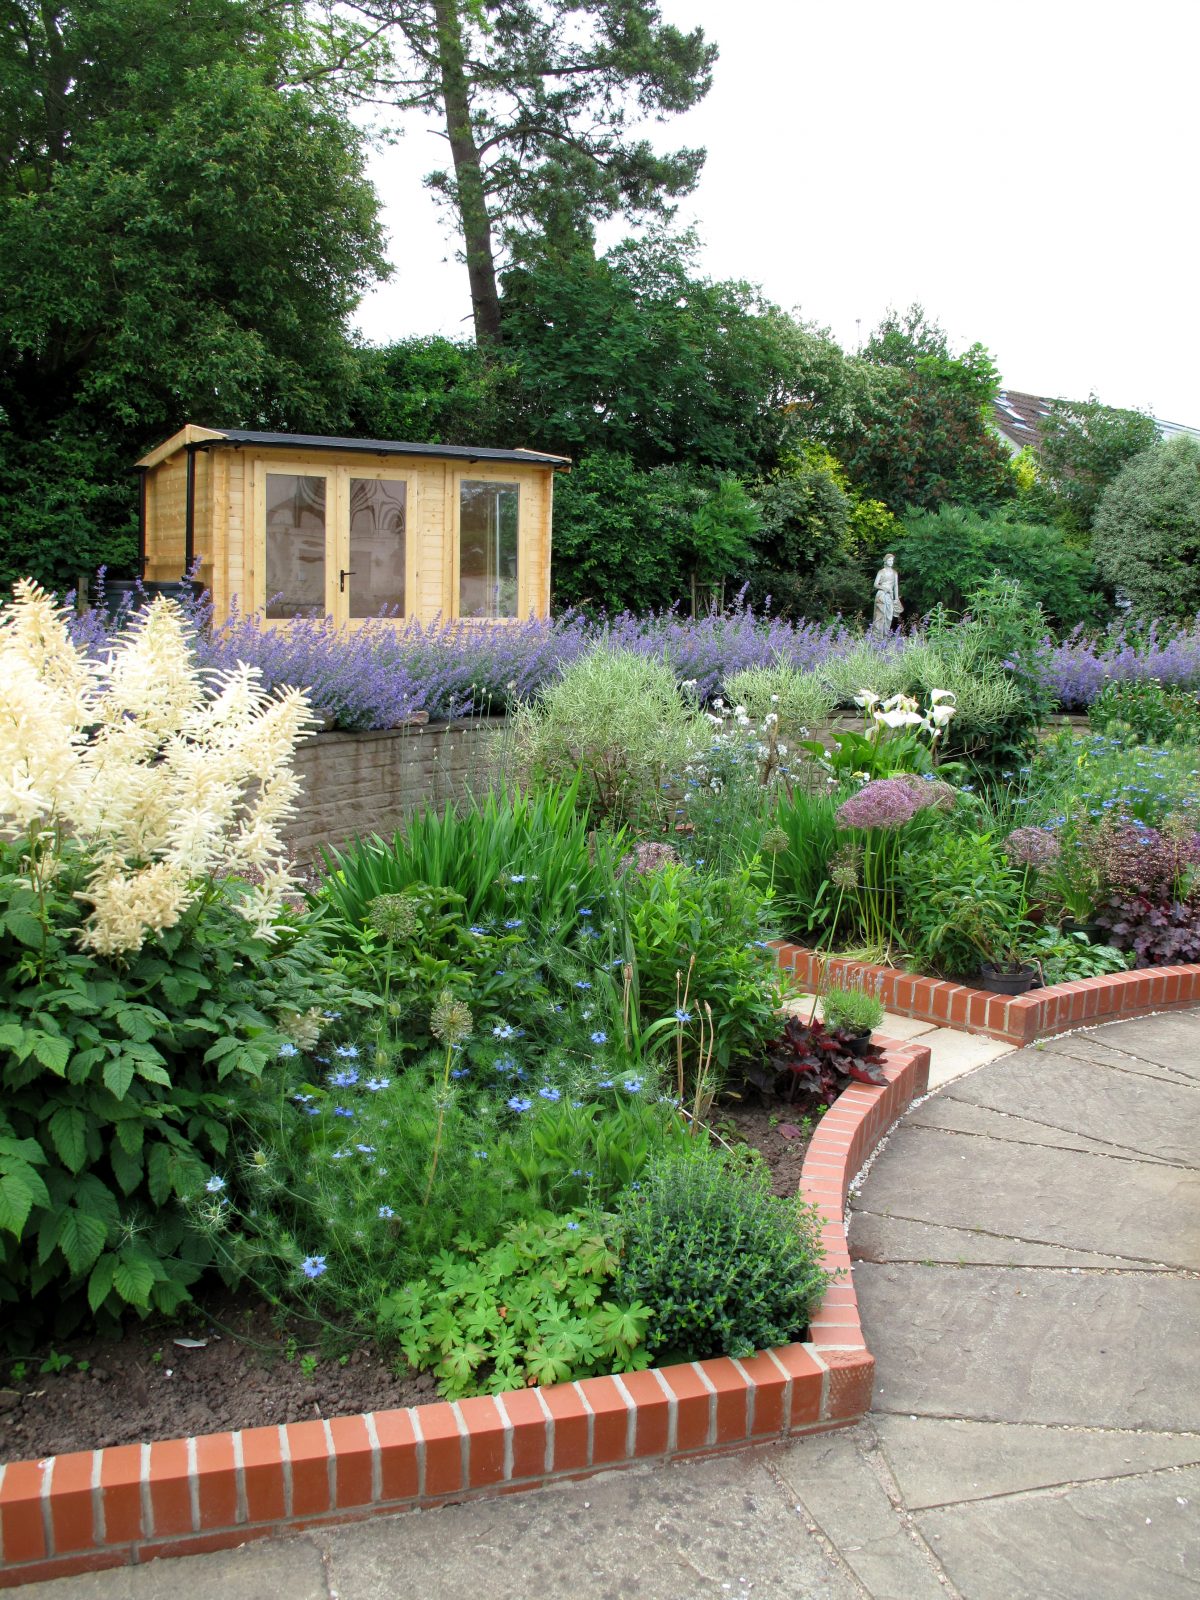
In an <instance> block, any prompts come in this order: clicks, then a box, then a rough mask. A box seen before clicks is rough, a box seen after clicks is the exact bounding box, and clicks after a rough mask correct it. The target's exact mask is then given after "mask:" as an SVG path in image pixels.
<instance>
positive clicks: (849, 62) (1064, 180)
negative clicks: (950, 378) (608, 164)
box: [359, 0, 1200, 427]
mask: <svg viewBox="0 0 1200 1600" xmlns="http://www.w3.org/2000/svg"><path fill="white" fill-rule="evenodd" d="M661 4H662V10H663V13H664V16H665V17H666V18H667V19H668V20H670V21H673V22H675V23H676V24H677V25H678V26H680V27H685V28H691V27H695V26H700V27H703V28H704V30H705V33H706V35H707V36H708V37H709V38H710V39H713V40H715V41H716V43H717V44H718V45H719V47H720V60H719V61H718V63H717V66H716V71H715V75H714V83H713V88H712V90H711V91H710V93H709V95H708V97H707V99H706V100H704V101H703V102H702V103H701V105H700V106H698V107H697V108H696V109H695V110H694V111H692V112H690V113H688V114H687V115H686V116H683V117H675V118H672V119H670V120H669V121H668V122H667V123H665V124H663V125H661V127H660V128H659V129H657V130H656V131H654V132H653V133H652V137H654V139H655V141H656V142H658V143H660V144H661V145H662V146H663V147H664V148H672V147H674V146H677V145H682V144H693V145H694V144H701V145H704V146H706V147H707V149H708V160H707V162H706V164H705V168H704V173H703V176H702V177H701V180H700V184H699V186H698V188H697V189H696V191H695V193H694V194H693V195H691V196H689V197H688V198H687V199H686V200H685V201H684V202H683V204H682V206H681V208H680V213H679V218H678V220H679V221H680V222H681V223H684V224H686V223H694V224H695V225H696V227H697V229H698V231H699V233H700V236H701V238H702V240H703V241H704V251H703V255H702V257H701V263H702V267H703V270H704V271H705V272H707V273H708V274H709V275H711V276H712V277H716V278H747V279H750V280H751V281H752V282H756V283H761V284H762V286H763V288H764V289H765V291H766V293H767V294H768V296H769V297H770V298H771V299H773V300H775V301H776V302H777V303H779V304H780V305H783V306H785V307H786V308H788V309H789V310H798V311H799V313H800V314H801V315H802V316H803V317H805V318H806V319H807V320H810V321H813V322H816V323H818V324H820V325H823V326H827V327H829V328H830V329H831V331H832V332H833V334H834V336H835V337H836V338H837V339H838V340H839V342H840V343H841V344H842V346H843V347H844V348H846V349H848V350H853V349H854V348H855V345H856V342H857V338H858V332H857V329H858V323H859V322H860V321H861V332H862V337H863V338H864V339H865V338H866V336H867V334H868V333H869V332H870V330H871V329H872V328H873V327H874V326H875V325H876V323H877V322H878V321H879V319H880V317H881V316H882V315H883V313H884V311H885V310H886V308H887V307H888V306H889V305H895V306H897V307H899V308H903V307H905V306H907V305H908V304H909V303H910V302H911V301H913V300H919V301H921V302H922V304H923V305H924V306H925V308H926V311H927V312H928V313H929V314H930V315H931V316H933V317H934V318H936V320H937V321H939V322H940V323H941V324H942V326H943V327H944V328H945V329H946V330H947V332H948V333H949V334H950V337H951V340H952V343H953V344H954V345H955V346H956V347H957V346H962V345H965V344H969V343H971V342H973V341H975V340H977V339H978V340H979V341H981V342H982V343H983V344H984V345H985V346H986V347H987V348H988V349H989V350H990V351H991V352H992V355H993V356H994V358H995V359H996V361H997V363H998V365H999V367H1000V371H1001V373H1002V375H1003V381H1004V382H1005V384H1007V385H1008V386H1009V387H1011V388H1013V389H1023V390H1028V391H1030V392H1032V393H1035V394H1047V395H1063V396H1065V397H1067V398H1072V399H1075V398H1079V399H1082V398H1084V397H1086V395H1087V394H1088V393H1089V392H1090V391H1092V390H1094V391H1095V392H1096V393H1097V394H1098V395H1099V397H1100V398H1101V400H1104V401H1106V402H1107V403H1108V404H1110V405H1125V406H1142V407H1144V408H1146V409H1148V410H1151V411H1153V412H1154V413H1155V414H1156V415H1158V416H1160V417H1165V418H1167V419H1169V420H1171V421H1174V422H1181V423H1185V424H1188V425H1191V426H1196V427H1200V376H1198V375H1200V314H1198V304H1197V301H1198V293H1200V280H1198V275H1197V271H1196V265H1197V256H1198V253H1200V212H1198V209H1197V205H1196V185H1197V170H1196V169H1197V135H1198V134H1200V95H1198V93H1197V62H1198V61H1200V0H1150V3H1148V4H1144V5H1142V6H1140V7H1130V6H1129V4H1128V3H1127V0H1126V3H1122V4H1116V3H1114V0H1008V3H1007V4H1001V5H986V4H982V3H981V0H825V3H820V4H819V3H817V0H802V3H800V0H738V3H736V4H733V3H731V0H661ZM430 126H431V125H430V124H426V123H424V122H422V121H421V119H415V120H414V121H412V122H411V123H410V124H409V125H408V131H407V133H406V135H405V137H404V138H402V139H401V140H400V141H399V142H398V143H396V144H394V145H391V146H389V147H387V148H386V149H384V150H382V151H380V152H378V153H377V154H376V155H375V157H374V159H373V162H372V169H371V170H372V177H373V178H374V181H375V183H376V184H377V186H378V188H379V191H380V194H381V197H382V198H383V200H384V203H385V212H384V217H385V223H386V226H387V228H388V230H389V233H390V237H391V243H390V250H389V253H390V258H391V260H392V261H393V263H394V265H395V268H396V271H395V275H394V277H393V278H392V279H391V280H390V281H389V282H388V283H387V284H386V285H384V286H383V287H381V288H380V289H378V290H376V291H375V292H373V293H372V294H371V295H370V296H368V298H367V299H366V300H365V301H364V303H363V305H362V307H361V308H360V314H359V325H360V327H361V329H362V331H363V333H364V334H365V335H366V336H367V337H368V338H369V339H372V340H375V341H386V340H389V339H395V338H401V337H403V336H405V335H407V334H419V333H447V334H452V335H456V336H462V335H464V334H466V333H468V332H469V331H470V318H469V300H468V294H467V282H466V270H465V268H464V267H462V266H461V265H460V264H459V263H458V262H456V261H455V259H454V250H455V248H456V245H455V242H454V241H453V240H452V239H451V238H450V237H449V236H448V234H447V232H446V230H445V227H444V225H443V224H442V222H441V221H440V219H439V216H438V214H437V212H436V210H435V207H434V204H433V201H432V199H431V197H430V196H429V195H428V193H427V192H426V191H425V190H423V189H422V187H421V181H420V180H421V177H422V176H423V174H424V173H425V172H427V171H428V170H429V169H430V168H432V167H435V166H439V165H441V164H443V162H444V160H445V157H444V156H443V154H442V152H443V151H444V149H445V146H444V143H443V141H441V140H440V139H438V138H436V137H435V136H434V134H433V133H432V132H431V131H429V129H430Z"/></svg>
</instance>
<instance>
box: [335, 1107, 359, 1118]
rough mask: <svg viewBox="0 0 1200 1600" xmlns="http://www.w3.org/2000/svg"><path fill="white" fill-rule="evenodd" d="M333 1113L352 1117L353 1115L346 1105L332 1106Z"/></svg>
mask: <svg viewBox="0 0 1200 1600" xmlns="http://www.w3.org/2000/svg"><path fill="white" fill-rule="evenodd" d="M333 1114H334V1116H335V1117H352V1116H353V1115H354V1113H353V1111H351V1110H350V1109H349V1107H348V1106H334V1108H333Z"/></svg>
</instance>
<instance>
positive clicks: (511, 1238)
mask: <svg viewBox="0 0 1200 1600" xmlns="http://www.w3.org/2000/svg"><path fill="white" fill-rule="evenodd" d="M615 1266H616V1257H615V1255H614V1254H613V1251H612V1248H611V1246H610V1244H609V1243H608V1241H607V1239H606V1238H605V1236H604V1233H603V1232H602V1231H600V1230H599V1229H598V1228H597V1227H596V1226H595V1224H594V1222H592V1221H590V1220H589V1219H588V1218H587V1217H586V1216H585V1215H583V1214H580V1213H568V1214H567V1215H564V1216H548V1215H546V1216H539V1217H537V1218H531V1219H530V1220H528V1221H524V1222H518V1223H514V1224H513V1225H512V1226H510V1227H509V1228H507V1229H506V1230H505V1232H504V1234H503V1237H502V1238H501V1239H500V1241H499V1243H498V1244H493V1245H491V1246H490V1247H489V1245H488V1242H487V1240H486V1239H484V1238H477V1237H473V1236H472V1235H470V1234H468V1233H462V1234H459V1235H458V1236H457V1237H456V1238H455V1241H454V1249H453V1250H443V1251H442V1252H440V1253H439V1254H438V1255H437V1256H435V1257H434V1258H433V1260H432V1261H431V1262H430V1263H429V1269H428V1273H427V1275H426V1276H425V1277H423V1278H419V1279H417V1280H416V1281H414V1282H412V1283H406V1284H405V1285H404V1287H403V1288H402V1289H399V1290H396V1291H395V1292H394V1293H392V1294H389V1295H387V1296H385V1297H384V1299H383V1300H382V1301H381V1303H380V1307H379V1324H380V1328H381V1330H382V1332H383V1333H384V1335H385V1336H389V1337H393V1338H395V1339H397V1340H398V1341H399V1344H400V1348H401V1350H402V1351H403V1353H404V1356H405V1358H406V1359H407V1360H408V1361H409V1362H410V1363H411V1365H413V1366H414V1367H432V1368H434V1370H435V1371H436V1372H437V1375H438V1378H439V1380H440V1381H439V1384H438V1387H439V1389H440V1391H441V1393H442V1394H443V1395H445V1396H446V1398H447V1399H449V1400H457V1399H461V1397H462V1396H463V1395H465V1394H480V1393H483V1394H501V1393H503V1392H504V1391H505V1390H507V1389H521V1388H524V1387H525V1386H526V1385H527V1384H533V1383H563V1382H568V1381H570V1380H571V1379H573V1378H585V1377H588V1376H591V1375H593V1374H596V1373H602V1372H630V1371H634V1370H636V1369H637V1368H639V1367H645V1366H648V1365H649V1364H650V1360H649V1355H648V1354H647V1350H646V1346H645V1335H646V1327H647V1324H648V1323H649V1321H650V1318H651V1315H652V1313H651V1310H650V1308H649V1307H648V1306H645V1305H641V1304H639V1303H638V1302H637V1301H620V1300H617V1301H614V1300H610V1299H601V1296H602V1295H603V1294H604V1293H605V1291H606V1289H607V1288H608V1287H609V1284H610V1282H611V1279H612V1273H613V1269H614V1267H615Z"/></svg>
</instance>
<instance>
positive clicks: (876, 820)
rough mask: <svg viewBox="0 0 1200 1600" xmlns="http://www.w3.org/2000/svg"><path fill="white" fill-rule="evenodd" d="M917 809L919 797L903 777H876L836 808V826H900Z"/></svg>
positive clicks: (918, 808)
mask: <svg viewBox="0 0 1200 1600" xmlns="http://www.w3.org/2000/svg"><path fill="white" fill-rule="evenodd" d="M920 810H921V797H920V795H918V794H917V793H916V792H915V790H914V789H913V787H912V785H911V784H908V783H905V782H904V780H903V778H876V779H875V780H874V781H873V782H872V783H864V784H863V786H862V788H861V789H860V790H859V791H858V793H857V794H852V795H851V796H850V798H849V799H848V800H843V801H842V803H841V805H840V806H839V807H838V809H837V825H838V827H839V828H902V827H903V826H904V824H905V823H906V822H909V821H911V820H912V818H913V817H915V816H916V814H917V812H918V811H920Z"/></svg>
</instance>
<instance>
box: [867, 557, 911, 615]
mask: <svg viewBox="0 0 1200 1600" xmlns="http://www.w3.org/2000/svg"><path fill="white" fill-rule="evenodd" d="M903 610H904V606H903V604H902V602H901V599H900V574H899V573H898V572H897V571H896V558H895V556H894V555H892V553H891V552H890V551H889V552H888V554H887V555H886V556H884V558H883V565H882V566H881V567H880V569H879V571H878V572H877V573H876V574H875V614H874V616H873V617H872V618H871V632H872V633H891V631H892V623H893V622H894V621H895V620H896V618H897V617H898V616H899V615H900V613H901V612H902V611H903Z"/></svg>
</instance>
